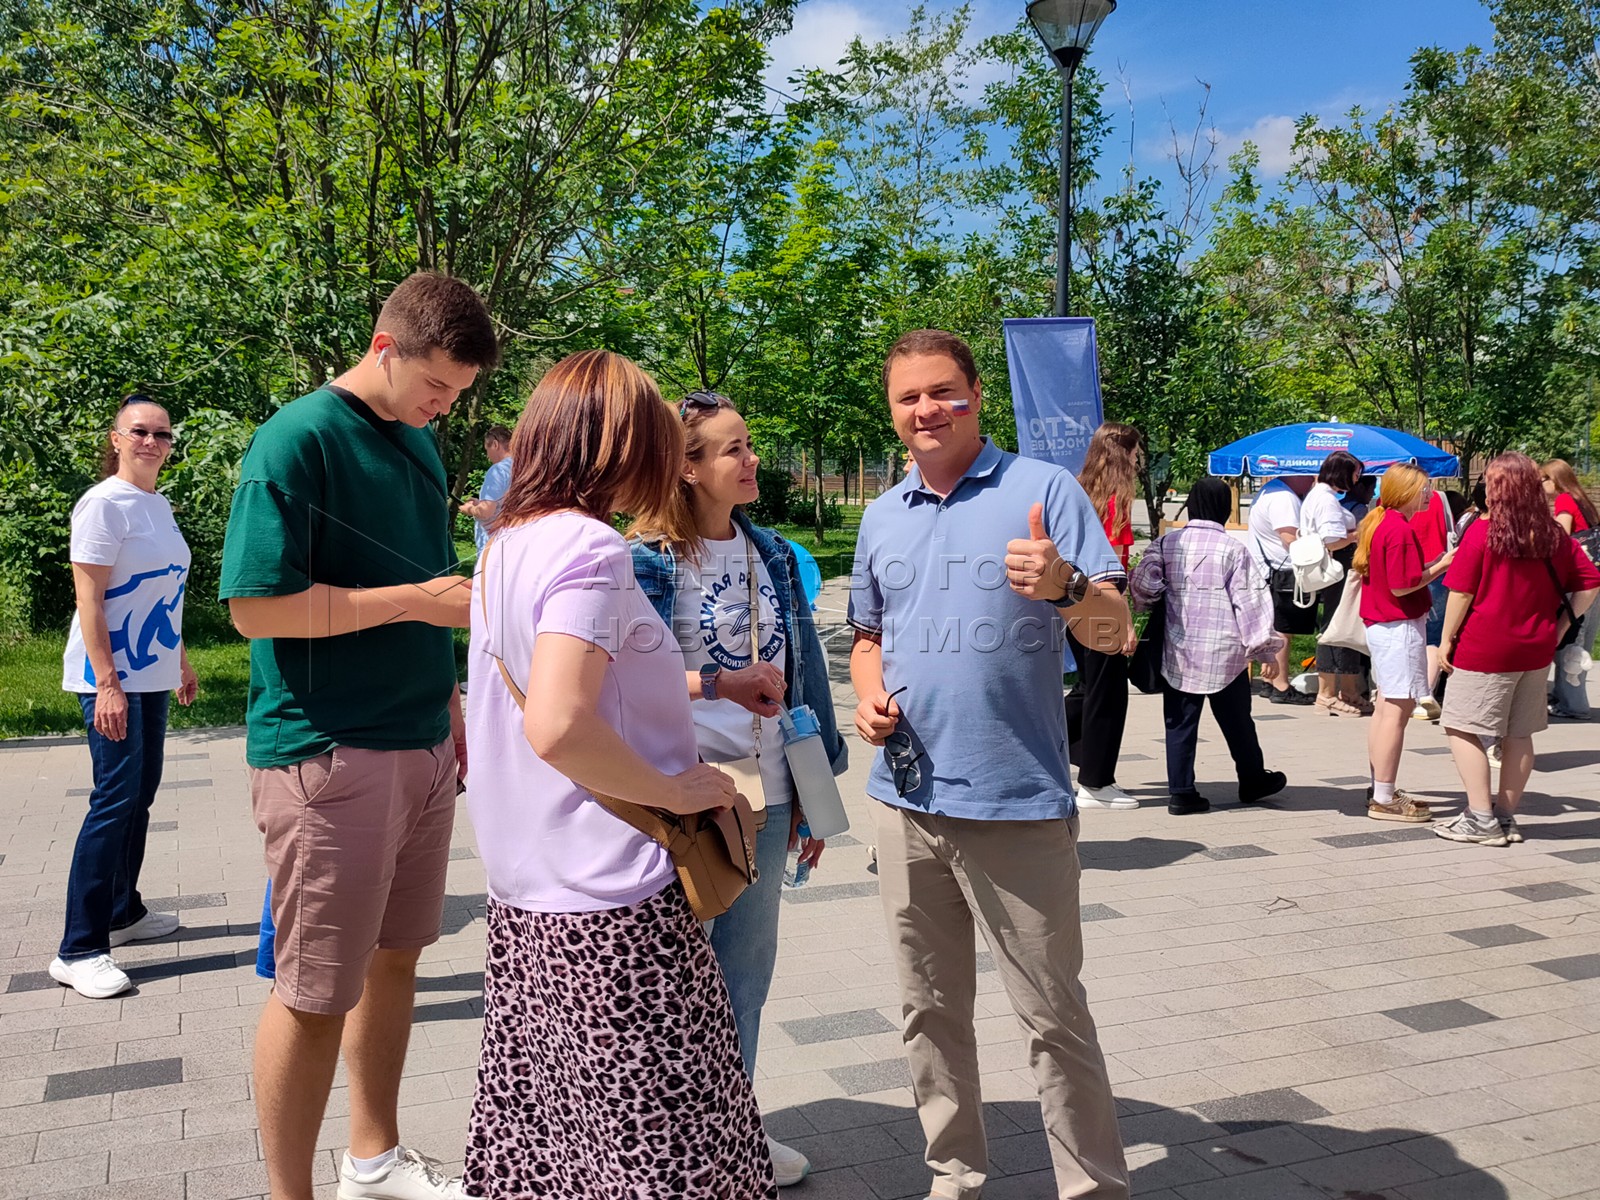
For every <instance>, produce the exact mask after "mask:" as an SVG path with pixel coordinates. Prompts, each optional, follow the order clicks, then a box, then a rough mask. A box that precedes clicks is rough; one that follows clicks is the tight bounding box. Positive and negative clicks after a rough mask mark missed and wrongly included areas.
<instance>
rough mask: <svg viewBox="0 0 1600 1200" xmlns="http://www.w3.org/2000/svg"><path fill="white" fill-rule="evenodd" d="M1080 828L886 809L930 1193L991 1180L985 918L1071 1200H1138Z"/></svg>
mask: <svg viewBox="0 0 1600 1200" xmlns="http://www.w3.org/2000/svg"><path fill="white" fill-rule="evenodd" d="M1077 841H1078V822H1077V821H1076V820H1072V821H1070V822H1069V821H969V820H961V819H959V818H955V817H941V816H930V815H927V814H924V813H915V812H910V811H908V810H905V809H899V808H894V807H891V806H890V805H887V804H880V805H879V806H878V873H879V881H880V887H881V891H882V895H883V908H884V914H885V916H886V917H887V919H888V925H889V940H890V942H891V943H892V944H893V946H894V948H895V964H896V967H897V969H898V971H899V974H900V995H901V1003H902V1009H903V1013H904V1026H905V1028H904V1039H905V1045H906V1057H907V1058H908V1059H909V1060H910V1064H911V1083H912V1088H913V1090H914V1091H915V1093H916V1101H917V1116H918V1117H919V1118H920V1119H921V1121H922V1131H923V1135H924V1136H925V1137H926V1138H927V1142H928V1149H927V1155H926V1157H927V1162H928V1166H929V1167H930V1168H932V1170H933V1189H932V1194H933V1195H934V1196H938V1197H940V1198H941V1200H976V1198H977V1197H978V1196H980V1195H981V1194H982V1190H983V1185H984V1181H985V1179H986V1178H987V1177H988V1170H989V1154H988V1144H987V1141H986V1139H985V1136H984V1128H983V1098H982V1096H981V1094H980V1092H979V1085H978V1043H977V1035H976V1033H975V1032H974V1030H973V1024H972V1022H973V1005H974V1002H975V998H976V994H977V961H976V953H977V951H976V944H975V941H974V938H973V925H974V921H975V920H976V921H977V922H978V923H980V925H981V928H982V929H983V933H984V939H985V940H986V941H987V942H988V944H989V949H990V951H991V952H992V953H993V955H994V961H995V966H996V968H997V969H998V970H999V972H1000V978H1001V980H1002V982H1003V983H1004V984H1005V989H1006V995H1007V996H1008V997H1009V998H1010V1000H1011V1006H1012V1008H1013V1009H1014V1010H1015V1011H1016V1014H1017V1017H1018V1019H1019V1020H1020V1021H1021V1022H1022V1027H1023V1029H1024V1031H1025V1032H1026V1034H1027V1037H1028V1059H1029V1063H1030V1065H1031V1066H1032V1067H1033V1073H1034V1077H1035V1079H1036V1080H1037V1081H1038V1085H1039V1104H1040V1107H1041V1109H1042V1110H1043V1113H1044V1128H1045V1133H1046V1135H1047V1136H1048V1138H1049V1141H1050V1157H1051V1161H1052V1163H1053V1165H1054V1167H1055V1174H1056V1187H1057V1190H1058V1192H1059V1193H1060V1196H1061V1200H1068V1198H1069V1197H1080V1196H1093V1197H1095V1198H1096V1200H1127V1197H1128V1195H1129V1192H1128V1168H1127V1164H1126V1162H1125V1161H1124V1159H1123V1153H1122V1139H1121V1136H1120V1135H1119V1134H1118V1131H1117V1116H1116V1107H1115V1102H1114V1101H1113V1099H1112V1095H1111V1084H1110V1082H1109V1081H1108V1080H1107V1078H1106V1065H1105V1058H1104V1057H1103V1056H1102V1055H1101V1053H1100V1044H1099V1042H1098V1040H1097V1039H1096V1036H1095V1029H1094V1019H1093V1018H1092V1017H1091V1016H1090V1015H1089V1004H1088V998H1087V997H1086V996H1085V994H1084V990H1083V985H1082V984H1081V983H1080V982H1079V981H1078V973H1079V971H1080V970H1081V969H1082V967H1083V930H1082V927H1081V925H1080V923H1079V914H1078V880H1079V866H1078V850H1077Z"/></svg>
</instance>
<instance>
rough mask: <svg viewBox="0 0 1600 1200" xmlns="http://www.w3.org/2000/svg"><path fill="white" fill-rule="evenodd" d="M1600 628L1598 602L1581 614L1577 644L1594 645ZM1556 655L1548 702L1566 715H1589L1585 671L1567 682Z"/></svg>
mask: <svg viewBox="0 0 1600 1200" xmlns="http://www.w3.org/2000/svg"><path fill="white" fill-rule="evenodd" d="M1596 630H1600V603H1596V604H1595V605H1593V606H1592V607H1591V608H1590V609H1589V611H1588V612H1586V613H1584V614H1583V620H1582V622H1580V623H1579V625H1578V645H1580V646H1582V647H1583V648H1584V649H1585V650H1588V649H1590V648H1591V647H1592V646H1593V645H1594V635H1595V631H1596ZM1559 658H1560V656H1559V655H1557V659H1558V662H1557V665H1556V669H1555V681H1554V682H1553V683H1552V684H1551V685H1550V704H1551V706H1552V707H1553V708H1554V709H1555V711H1556V712H1558V713H1560V714H1562V715H1563V716H1568V717H1581V718H1583V719H1585V720H1587V719H1588V717H1589V680H1588V675H1587V673H1585V675H1584V677H1583V678H1581V679H1579V680H1578V682H1577V683H1576V684H1572V683H1568V682H1567V677H1566V676H1565V675H1563V674H1562V673H1561V666H1560V663H1559Z"/></svg>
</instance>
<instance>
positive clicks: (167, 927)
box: [111, 912, 178, 946]
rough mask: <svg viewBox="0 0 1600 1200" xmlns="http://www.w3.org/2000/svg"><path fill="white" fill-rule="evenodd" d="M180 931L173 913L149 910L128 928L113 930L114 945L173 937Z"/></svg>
mask: <svg viewBox="0 0 1600 1200" xmlns="http://www.w3.org/2000/svg"><path fill="white" fill-rule="evenodd" d="M177 932H178V918H177V917H176V916H174V915H173V914H172V913H158V912H147V913H145V915H144V916H142V917H140V918H139V919H138V920H137V921H135V922H134V923H133V924H132V925H129V926H128V927H127V928H126V929H113V930H112V931H111V944H112V945H113V946H126V945H127V944H128V943H129V942H148V941H153V940H154V939H155V938H164V937H171V936H172V935H173V934H175V933H177Z"/></svg>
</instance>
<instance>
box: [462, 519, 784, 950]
mask: <svg viewBox="0 0 1600 1200" xmlns="http://www.w3.org/2000/svg"><path fill="white" fill-rule="evenodd" d="M493 545H494V541H493V539H491V540H490V541H489V544H488V545H486V546H485V547H484V548H483V557H484V560H485V562H487V560H488V556H489V550H490V548H491V547H492V546H493ZM488 591H489V589H488V588H486V587H484V586H482V581H481V579H480V581H479V585H478V596H479V598H480V600H481V605H482V608H483V615H484V621H485V624H487V623H488V617H489V602H488ZM490 657H493V658H494V662H495V666H497V667H499V668H500V678H501V679H502V680H503V681H504V682H505V685H506V690H507V691H508V692H510V693H511V698H512V699H513V700H515V701H516V703H517V707H518V708H519V709H525V708H526V707H527V699H528V698H527V696H526V695H525V694H524V693H523V691H522V689H521V688H519V687H518V686H517V684H516V681H515V680H514V679H512V678H511V672H510V671H508V670H506V664H505V663H504V662H503V661H501V659H499V658H498V657H495V656H493V655H491V656H490ZM685 701H686V702H687V697H685ZM590 795H592V796H593V797H594V798H595V800H596V802H598V803H599V805H600V807H602V808H604V809H605V810H606V811H607V812H609V813H610V814H611V815H612V816H614V817H616V818H617V819H618V820H619V821H625V822H626V823H627V824H629V825H631V826H633V827H634V828H635V829H637V830H638V831H639V832H640V833H642V834H644V835H645V836H646V837H648V838H650V839H652V840H653V841H655V842H657V843H659V844H660V846H661V847H662V848H663V849H664V850H666V852H667V853H668V854H669V855H670V856H671V858H672V865H673V867H674V868H675V869H676V870H677V872H678V882H679V883H681V884H683V890H684V893H685V894H686V895H687V896H688V897H689V907H690V908H691V909H693V910H694V915H695V916H696V917H697V918H698V919H699V920H702V921H709V920H711V919H712V918H714V917H720V916H721V915H722V914H723V913H725V912H727V911H728V909H730V908H732V907H733V902H734V901H735V900H737V899H738V898H739V896H740V894H741V893H743V892H744V890H745V889H746V888H747V887H749V886H750V885H751V884H753V883H754V882H755V881H756V880H757V879H758V878H759V877H760V872H758V871H757V870H756V819H755V813H754V812H752V811H751V808H750V801H748V800H747V799H745V798H744V796H743V795H740V794H739V793H735V794H734V797H733V804H732V805H731V806H730V807H728V808H722V809H717V810H715V811H707V812H697V813H675V812H668V811H667V810H666V809H661V808H649V807H647V806H645V805H642V804H634V803H631V802H630V801H627V800H619V799H617V798H616V797H615V796H606V795H602V794H601V793H599V792H590Z"/></svg>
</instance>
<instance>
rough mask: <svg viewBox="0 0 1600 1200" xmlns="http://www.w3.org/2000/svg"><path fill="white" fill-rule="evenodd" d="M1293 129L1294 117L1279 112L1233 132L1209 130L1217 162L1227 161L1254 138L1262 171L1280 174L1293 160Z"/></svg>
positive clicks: (1267, 173) (1287, 168) (1286, 169)
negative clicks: (1215, 145)
mask: <svg viewBox="0 0 1600 1200" xmlns="http://www.w3.org/2000/svg"><path fill="white" fill-rule="evenodd" d="M1294 132H1295V119H1294V118H1293V117H1281V116H1271V117H1262V118H1261V119H1260V120H1259V121H1257V122H1256V123H1255V124H1254V125H1251V126H1250V127H1249V128H1248V129H1242V130H1239V131H1238V132H1236V133H1229V132H1227V131H1225V130H1221V129H1215V130H1213V131H1212V133H1213V134H1214V135H1215V137H1216V139H1217V162H1218V163H1219V164H1226V163H1227V161H1228V159H1229V158H1231V157H1232V156H1233V155H1235V154H1237V153H1238V152H1239V151H1240V150H1242V149H1243V148H1244V144H1245V143H1246V142H1254V143H1255V146H1256V149H1257V150H1258V151H1260V153H1261V173H1262V174H1263V175H1283V174H1285V173H1286V172H1287V171H1288V170H1289V168H1290V167H1291V166H1292V165H1293V164H1294Z"/></svg>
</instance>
